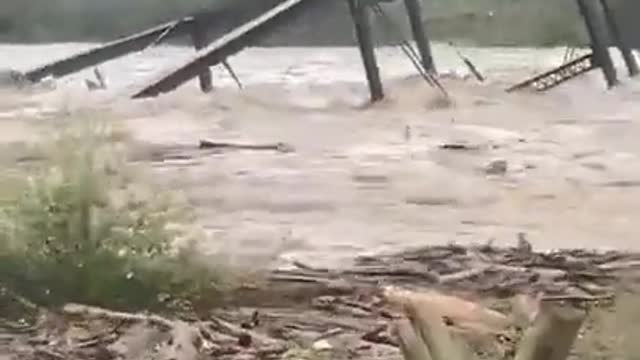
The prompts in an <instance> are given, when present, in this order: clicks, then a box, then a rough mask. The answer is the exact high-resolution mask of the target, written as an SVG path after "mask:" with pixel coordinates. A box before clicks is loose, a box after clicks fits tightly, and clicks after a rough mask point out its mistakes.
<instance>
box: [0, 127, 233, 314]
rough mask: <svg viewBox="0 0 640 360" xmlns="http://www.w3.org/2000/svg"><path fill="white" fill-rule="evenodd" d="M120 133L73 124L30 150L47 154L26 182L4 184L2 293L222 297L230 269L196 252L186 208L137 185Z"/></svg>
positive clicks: (165, 303)
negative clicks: (125, 156) (123, 149)
mask: <svg viewBox="0 0 640 360" xmlns="http://www.w3.org/2000/svg"><path fill="white" fill-rule="evenodd" d="M79 120H86V119H79ZM74 124H75V121H74ZM121 136H122V135H120V134H117V133H115V132H114V131H112V130H110V129H108V128H106V127H105V126H103V125H101V124H100V123H99V122H93V121H88V122H86V123H82V124H81V125H78V124H75V125H73V126H70V127H69V128H67V129H65V130H63V131H61V132H60V134H58V136H57V137H56V138H55V139H54V140H53V141H52V142H51V143H50V144H46V145H45V146H40V147H37V148H35V149H32V152H34V153H37V154H39V155H38V156H33V157H34V158H43V157H44V160H42V161H41V162H39V163H37V164H36V165H29V166H30V168H29V169H21V170H19V171H22V172H26V174H25V175H28V176H24V175H23V177H21V179H22V181H21V182H20V181H17V180H16V179H20V178H17V177H13V178H12V179H11V180H10V181H4V182H3V183H2V184H3V185H8V184H10V187H9V188H6V187H3V189H2V190H3V194H2V200H3V201H2V203H1V204H0V289H4V290H6V291H10V292H11V293H14V294H17V295H19V296H20V297H24V298H27V299H29V300H30V301H33V302H35V303H37V304H40V305H45V306H56V305H60V304H63V303H66V302H79V303H84V304H91V305H96V306H104V307H108V308H111V309H124V310H136V309H150V310H159V309H162V308H167V307H170V306H174V305H176V304H178V303H180V304H183V303H184V301H188V302H190V303H194V302H201V301H205V300H206V301H207V302H209V303H212V304H213V303H215V302H216V301H219V300H221V299H222V298H221V297H222V296H223V295H224V294H225V290H226V289H228V287H229V286H230V284H232V278H231V272H230V271H228V269H227V268H225V267H224V266H222V265H220V263H219V262H216V261H212V259H204V258H203V257H202V256H201V255H196V254H197V252H196V251H195V250H194V245H193V244H194V242H195V241H197V240H201V239H202V238H201V237H200V236H199V232H198V231H196V230H197V228H196V227H195V226H194V222H193V220H194V219H193V215H192V214H191V213H190V211H189V207H188V206H186V204H185V203H184V202H183V201H179V198H178V197H177V196H176V195H175V194H172V193H169V192H166V191H161V190H160V189H156V188H154V187H153V186H152V185H149V182H148V181H145V182H144V183H142V182H140V180H143V179H144V174H142V173H141V172H139V171H137V170H134V169H133V168H132V166H131V165H129V164H127V162H126V161H125V158H124V153H123V151H122V147H121V146H120V145H121V144H120V145H119V144H118V143H117V141H116V140H117V139H118V138H120V137H121ZM44 155H46V156H44ZM137 167H139V165H138V166H137ZM7 173H8V172H7ZM194 229H196V230H194ZM178 241H179V244H181V245H180V246H178ZM0 292H1V291H0Z"/></svg>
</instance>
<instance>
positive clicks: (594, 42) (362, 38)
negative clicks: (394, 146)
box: [25, 0, 639, 101]
mask: <svg viewBox="0 0 640 360" xmlns="http://www.w3.org/2000/svg"><path fill="white" fill-rule="evenodd" d="M271 1H272V3H273V4H275V5H274V6H273V7H271V8H270V9H268V10H267V11H265V12H264V13H262V14H261V15H259V16H257V17H255V18H253V19H251V20H249V21H247V22H245V23H244V24H241V25H240V26H237V27H235V28H234V29H233V30H231V31H230V32H228V33H226V34H224V35H223V36H221V37H218V38H217V39H215V40H214V41H213V42H211V43H209V41H208V39H207V35H206V34H207V30H208V28H209V27H211V26H213V25H214V24H215V23H216V22H217V21H221V19H220V17H219V16H217V15H218V14H216V13H215V12H202V13H198V14H196V15H193V16H187V17H184V18H181V19H177V20H175V21H172V22H169V23H166V24H161V25H158V26H156V27H154V28H151V29H147V30H145V31H142V32H139V33H136V34H133V35H130V36H127V37H124V38H121V39H117V40H115V41H112V42H109V43H106V44H102V45H99V46H97V47H95V48H92V49H90V50H87V51H84V52H81V53H78V54H74V55H72V56H69V57H67V58H64V59H61V60H57V61H54V62H51V63H49V64H45V65H43V66H40V67H37V68H35V69H32V70H29V71H27V72H26V73H25V76H26V78H27V79H28V80H30V81H31V82H38V81H40V80H42V79H44V78H46V77H49V76H51V77H54V78H58V77H62V76H66V75H69V74H72V73H75V72H78V71H80V70H83V69H86V68H89V67H92V66H96V65H98V64H100V63H103V62H106V61H109V60H113V59H116V58H118V57H122V56H125V55H127V54H130V53H133V52H139V51H143V50H145V49H147V48H149V47H151V46H155V45H157V44H160V43H162V42H165V41H167V40H170V39H173V38H176V37H180V36H189V37H190V38H191V41H192V43H193V46H194V47H195V48H196V50H197V53H196V54H195V55H194V56H193V57H191V58H190V59H188V60H187V61H185V62H184V63H182V64H177V65H176V66H174V67H172V68H171V69H169V70H168V71H166V72H165V73H163V74H160V75H158V77H157V78H155V79H153V80H151V81H150V82H149V83H148V84H144V85H143V86H142V87H141V88H140V89H139V90H137V91H136V92H135V93H134V94H133V95H132V98H136V99H137V98H146V97H153V96H158V95H160V94H162V93H166V92H170V91H173V90H175V89H177V88H178V87H179V86H181V85H182V84H184V83H186V82H187V81H189V80H191V79H193V78H195V77H198V78H199V82H200V88H201V89H202V91H203V92H209V91H210V90H211V89H212V79H211V72H210V67H212V66H216V65H218V64H222V65H224V66H225V67H226V68H227V70H228V71H230V72H231V74H232V76H235V75H234V74H233V71H232V69H231V67H230V66H229V64H228V63H227V58H228V57H230V56H232V55H235V54H237V53H238V52H240V51H242V50H243V49H245V48H247V47H249V46H252V45H255V44H258V43H259V42H260V41H261V40H262V39H264V38H265V37H267V36H268V35H269V34H270V33H272V32H274V31H275V30H277V29H279V28H281V27H283V26H286V25H287V24H290V23H291V22H292V20H293V19H295V18H297V17H299V16H300V15H301V14H302V13H304V12H311V11H314V9H315V10H317V9H318V8H319V7H321V6H326V5H327V3H328V2H330V1H333V2H341V3H342V4H345V5H347V6H346V7H345V11H347V9H348V11H349V13H350V16H351V19H352V22H353V29H354V34H355V38H356V40H357V43H358V46H359V49H360V54H361V57H362V61H363V65H364V69H365V73H366V77H367V81H368V84H369V90H370V93H371V100H372V101H378V100H380V99H382V98H383V97H384V91H383V86H382V81H381V78H380V73H379V69H378V65H377V61H376V56H375V45H374V41H373V35H372V30H371V27H372V26H371V17H372V16H373V15H377V16H381V17H384V16H385V14H384V12H383V10H382V8H381V7H380V3H384V2H391V1H394V0H271ZM395 1H398V0H395ZM403 1H404V5H405V8H406V12H407V16H408V19H409V24H410V29H411V33H412V35H413V40H414V42H415V44H416V47H417V50H416V49H414V48H413V46H412V45H411V44H410V43H409V42H408V41H406V40H404V39H403V41H402V46H403V51H405V54H406V55H407V56H408V57H409V58H410V59H411V60H412V63H413V65H414V66H415V67H416V69H417V71H418V72H419V73H420V74H421V75H422V76H423V78H424V79H425V80H426V81H427V82H429V83H430V84H431V85H433V86H437V87H438V88H439V89H440V90H441V91H443V92H444V93H445V95H446V91H444V89H443V88H442V87H441V86H440V85H439V83H438V80H437V78H436V76H435V74H436V70H435V62H434V59H433V57H432V54H431V47H430V43H429V38H428V36H427V31H426V26H425V21H424V19H423V17H422V13H423V12H422V8H421V5H422V4H421V1H420V0H403ZM575 1H576V4H577V11H579V12H580V14H581V16H582V18H583V19H584V23H585V26H586V29H587V33H588V35H589V39H590V48H591V53H590V54H586V55H584V56H582V57H580V58H578V59H575V60H572V61H570V62H568V63H566V64H563V65H562V66H560V67H558V68H556V69H553V70H550V71H548V72H545V73H543V74H540V75H538V76H535V77H533V78H532V79H528V80H526V81H524V82H522V83H519V84H516V85H514V86H512V87H511V88H509V89H507V91H515V90H519V89H524V88H534V89H536V90H538V91H544V90H547V89H549V88H552V87H555V86H557V85H559V84H561V83H564V82H566V81H568V80H570V79H573V78H575V77H577V76H580V75H582V74H584V73H586V72H589V71H591V70H594V69H598V68H599V69H601V70H602V72H603V74H604V78H605V80H606V82H607V85H608V86H609V87H613V86H615V85H616V84H617V83H618V78H617V73H616V70H615V68H614V65H613V61H612V59H611V55H610V54H609V49H608V47H607V46H608V44H610V43H613V44H615V45H616V46H617V47H618V48H619V50H620V51H621V53H622V55H623V58H624V60H625V64H626V66H627V68H628V71H629V74H630V76H635V75H637V74H638V73H639V70H638V65H637V62H636V59H635V57H634V55H633V53H632V52H631V50H630V48H629V46H628V40H627V38H626V37H625V36H624V34H623V32H622V31H621V30H620V27H619V26H618V22H617V17H616V14H614V11H613V9H612V8H611V6H610V5H609V3H608V2H609V1H610V0H575ZM387 20H388V19H387ZM465 62H466V61H465Z"/></svg>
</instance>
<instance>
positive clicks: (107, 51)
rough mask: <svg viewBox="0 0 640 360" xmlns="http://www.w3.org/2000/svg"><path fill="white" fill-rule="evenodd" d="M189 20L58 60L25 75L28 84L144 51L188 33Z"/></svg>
mask: <svg viewBox="0 0 640 360" xmlns="http://www.w3.org/2000/svg"><path fill="white" fill-rule="evenodd" d="M192 23H193V18H190V17H188V18H184V19H182V20H180V21H178V22H175V21H174V22H170V23H166V24H163V25H159V26H156V27H154V28H151V29H149V30H146V31H143V32H140V33H137V34H133V35H131V36H127V37H125V38H122V39H118V40H115V41H112V42H110V43H107V44H104V45H100V46H97V47H95V48H92V49H89V50H87V51H84V52H81V53H79V54H75V55H72V56H69V57H67V58H64V59H62V60H58V61H55V62H52V63H49V64H46V65H43V66H40V67H38V68H36V69H33V70H30V71H27V72H25V76H26V77H27V79H29V81H31V82H38V81H40V80H42V79H44V78H45V77H47V76H53V77H56V78H57V77H62V76H66V75H69V74H72V73H74V72H78V71H80V70H83V69H86V68H89V67H91V66H95V65H98V64H100V63H103V62H105V61H109V60H112V59H115V58H117V57H120V56H124V55H127V54H129V53H132V52H136V51H141V50H144V49H145V48H146V47H147V46H149V45H150V44H152V43H154V42H155V41H157V40H158V39H162V40H166V39H168V38H173V37H177V36H180V35H185V34H188V33H189V32H190V31H191V29H192Z"/></svg>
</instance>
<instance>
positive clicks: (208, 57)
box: [133, 0, 326, 99]
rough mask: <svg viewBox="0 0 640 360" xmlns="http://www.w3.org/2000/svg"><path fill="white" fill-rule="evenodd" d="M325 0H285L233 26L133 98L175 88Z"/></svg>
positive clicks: (153, 94)
mask: <svg viewBox="0 0 640 360" xmlns="http://www.w3.org/2000/svg"><path fill="white" fill-rule="evenodd" d="M322 1H326V0H285V1H283V2H282V3H280V4H279V5H277V6H276V7H274V8H272V9H271V10H269V11H267V12H265V13H264V14H262V15H260V16H259V17H257V18H255V19H253V20H252V21H249V22H247V23H245V24H244V25H242V26H240V27H238V28H236V29H234V30H233V31H231V32H229V33H228V34H226V35H224V36H222V37H221V38H219V39H217V40H216V41H214V42H213V43H211V44H210V45H209V46H207V47H206V48H204V49H202V50H201V51H200V52H198V54H196V56H195V57H194V58H192V59H191V60H189V61H187V62H186V63H185V64H183V65H181V66H179V67H177V68H176V69H173V70H171V71H170V72H169V73H168V74H165V75H163V76H161V77H160V78H159V79H158V80H156V81H154V82H152V83H151V84H149V85H147V86H146V87H144V88H143V89H142V90H140V91H138V92H137V93H135V94H134V95H133V98H134V99H137V98H145V97H151V96H157V95H160V94H161V93H165V92H169V91H172V90H175V89H176V88H178V87H179V86H180V85H182V84H184V83H185V82H187V81H189V80H191V79H193V78H194V77H196V76H198V75H200V74H201V73H202V70H203V69H205V68H208V67H211V66H215V65H217V64H219V63H221V62H222V61H224V60H225V59H226V58H227V57H228V56H231V55H234V54H236V53H238V52H239V51H241V50H242V49H244V48H246V47H247V46H249V45H250V44H253V43H255V42H256V41H257V40H259V39H260V38H263V37H265V36H268V34H270V33H271V32H272V31H274V30H275V29H277V28H278V27H279V26H281V25H282V24H283V23H284V22H285V21H286V20H290V19H291V18H292V17H293V16H296V15H297V14H298V13H299V12H300V11H304V10H305V9H306V6H310V5H311V4H314V3H321V2H322Z"/></svg>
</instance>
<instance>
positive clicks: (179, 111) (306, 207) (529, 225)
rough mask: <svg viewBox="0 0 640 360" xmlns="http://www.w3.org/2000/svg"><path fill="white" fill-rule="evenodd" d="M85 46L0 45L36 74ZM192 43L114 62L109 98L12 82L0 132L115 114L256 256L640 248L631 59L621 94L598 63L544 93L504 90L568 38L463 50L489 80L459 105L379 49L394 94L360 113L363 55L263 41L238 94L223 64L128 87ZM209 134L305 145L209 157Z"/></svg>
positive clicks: (217, 245)
mask: <svg viewBox="0 0 640 360" xmlns="http://www.w3.org/2000/svg"><path fill="white" fill-rule="evenodd" d="M87 46H89V45H86V44H80V45H78V44H65V45H46V46H8V45H7V46H0V54H2V55H1V56H0V59H2V60H0V66H9V65H11V63H9V60H8V57H7V56H5V55H7V54H11V56H12V57H14V58H21V59H24V62H23V63H21V64H23V65H20V67H22V68H28V67H29V66H31V65H33V64H36V63H42V62H44V61H46V60H47V59H49V58H56V57H58V56H61V55H64V54H68V53H72V52H73V51H76V50H78V49H80V48H84V47H87ZM181 50H184V49H179V48H158V49H152V50H150V51H148V52H145V53H142V54H138V55H134V56H130V57H127V58H125V59H122V60H118V61H114V62H110V63H108V64H106V65H105V66H103V67H102V70H103V73H105V75H106V77H107V80H108V81H109V82H110V87H109V90H108V91H106V92H99V91H96V92H87V91H86V89H84V88H83V86H84V82H83V79H84V78H85V77H89V76H90V75H88V74H90V73H82V74H78V75H76V76H72V77H69V78H64V79H61V80H59V81H58V84H57V88H56V89H55V90H47V89H45V88H44V86H43V87H42V88H39V89H32V90H28V91H26V90H22V91H19V92H15V91H12V90H3V93H2V94H3V95H2V97H0V141H1V142H3V143H8V142H20V141H26V140H28V139H30V138H33V137H34V136H37V135H36V134H37V133H35V132H34V131H33V129H35V128H38V127H39V126H42V125H43V124H50V123H55V121H54V120H53V118H55V116H56V114H57V113H59V112H60V111H64V112H73V111H76V110H86V109H89V110H92V111H93V110H95V111H102V110H106V111H109V112H111V113H112V114H114V115H115V118H116V119H117V121H119V122H122V123H123V124H125V125H126V127H127V128H128V129H129V131H130V133H131V134H132V136H133V144H132V146H133V147H134V148H136V149H141V151H140V154H142V155H140V158H139V160H140V159H142V160H143V162H146V163H149V164H150V165H151V166H152V167H153V171H154V173H155V174H156V175H157V176H156V179H157V180H158V181H159V182H161V183H163V184H166V185H167V186H169V187H171V188H172V189H180V190H183V191H185V193H186V194H187V196H188V198H189V200H190V201H191V203H192V204H193V205H194V206H195V207H196V208H197V210H198V212H199V215H200V221H201V223H202V224H203V226H204V227H205V228H206V229H207V232H208V234H209V237H210V239H209V240H208V243H207V249H208V250H210V251H212V252H215V251H224V252H226V253H228V254H229V255H230V258H232V259H237V261H241V262H247V263H251V264H254V265H256V266H261V265H265V266H266V265H269V266H281V265H286V264H287V263H288V262H289V261H291V260H292V259H298V260H301V261H303V262H305V263H309V264H313V265H316V266H342V265H348V264H349V263H350V262H351V259H352V258H353V257H354V256H356V255H359V254H364V253H375V252H381V251H400V250H402V249H405V248H409V247H414V246H420V245H430V244H442V243H449V242H456V243H459V244H469V243H484V242H487V241H490V240H491V241H493V243H494V244H496V245H504V244H507V245H511V244H514V243H515V242H516V241H517V239H518V234H519V233H524V234H525V236H526V237H527V239H528V240H529V241H530V242H531V243H532V244H533V245H534V247H536V248H538V249H551V248H573V247H585V248H595V249H599V248H606V249H611V248H615V249H631V250H640V243H639V242H638V241H637V235H638V231H637V226H636V223H635V221H637V220H634V219H639V218H640V202H639V201H638V199H640V163H639V162H638V156H639V155H640V145H639V143H638V141H637V139H638V137H639V136H640V119H639V118H638V115H640V102H639V101H638V99H639V97H640V92H639V91H640V87H639V86H638V82H637V80H631V79H628V78H626V77H625V73H624V71H623V68H622V66H619V67H618V68H619V69H620V71H619V75H620V77H621V78H622V80H623V84H622V85H621V86H620V87H618V88H616V89H613V90H611V91H606V90H605V89H604V81H603V79H602V76H601V74H600V73H599V72H595V71H594V72H592V73H590V74H589V75H588V76H585V77H583V78H580V79H577V80H574V81H572V82H569V83H567V84H565V85H563V86H561V87H559V88H557V89H555V90H552V91H550V92H548V93H545V94H533V93H527V92H524V93H514V94H506V93H505V92H504V90H503V89H504V88H506V87H507V85H508V84H511V83H513V82H515V81H516V80H519V79H522V78H524V77H527V76H529V75H530V74H532V73H534V72H536V71H540V70H543V69H544V68H547V67H549V66H552V65H554V64H558V63H559V62H560V61H561V60H562V55H563V49H538V50H536V49H462V51H463V52H464V53H465V54H466V55H468V56H469V57H471V58H472V59H473V60H474V61H476V64H477V65H478V67H479V68H480V69H481V71H483V72H484V74H485V76H486V77H487V78H488V79H489V82H488V83H486V84H477V83H476V82H474V81H473V80H472V79H468V80H461V79H453V78H446V79H443V83H444V85H445V86H446V88H447V89H448V91H449V92H450V94H451V96H452V98H453V99H454V103H453V104H450V105H447V104H444V103H443V102H442V101H441V99H439V95H438V93H437V92H436V91H435V90H433V89H432V88H430V87H429V86H427V85H426V84H424V83H423V82H421V81H420V80H419V78H417V77H415V76H412V68H411V67H410V65H409V63H408V61H407V60H406V59H404V58H402V56H401V53H400V52H399V50H396V49H391V48H384V49H381V50H380V57H381V60H380V62H381V68H382V70H383V76H384V79H385V85H386V90H387V93H388V99H387V100H385V101H384V102H382V103H380V104H377V105H375V106H370V107H363V106H362V104H363V103H364V102H365V100H366V99H367V93H366V86H365V84H364V83H363V79H364V76H363V74H362V70H361V64H360V62H359V59H358V57H357V52H356V51H355V50H354V49H327V48H320V49H302V48H294V49H250V50H249V51H247V52H244V53H242V54H240V55H239V56H237V57H235V58H233V59H231V63H232V65H234V66H236V71H237V72H238V74H239V76H240V78H241V80H243V81H244V82H245V89H244V90H243V91H240V90H237V89H235V88H234V87H233V86H234V85H233V82H232V81H231V80H230V79H229V78H228V76H227V75H226V74H224V72H223V70H221V69H215V76H214V78H215V79H216V80H215V81H216V83H215V85H216V86H217V88H216V90H215V91H214V92H213V93H211V94H208V95H203V94H200V93H199V92H198V90H197V85H196V82H192V83H190V84H188V85H187V86H185V87H184V88H181V89H180V90H179V91H177V92H175V93H171V94H168V95H164V96H161V97H159V98H156V99H150V100H141V101H130V100H128V99H127V97H126V95H127V94H131V93H132V92H133V89H135V88H136V86H140V84H141V82H143V81H144V80H145V79H149V78H151V77H153V76H154V75H153V74H154V72H158V71H161V70H162V69H163V68H166V67H167V66H170V64H171V63H172V62H177V61H180V59H181V58H184V57H185V56H186V55H188V54H186V52H185V54H182V53H181ZM435 56H436V59H440V60H439V61H440V63H439V64H438V65H439V68H440V69H441V70H443V71H445V72H447V71H458V72H464V67H463V65H462V64H461V63H460V61H459V60H458V59H457V58H456V57H455V53H454V52H453V50H452V49H449V48H448V47H446V46H444V45H437V46H436V47H435ZM618 63H620V62H619V61H618ZM201 139H210V140H216V141H225V142H239V143H248V144H265V143H276V142H283V143H286V144H289V145H291V146H292V147H293V148H294V149H295V151H293V152H288V153H280V152H273V151H252V150H230V151H221V152H217V153H215V152H211V151H209V152H204V151H201V150H197V144H198V142H199V141H200V140H201ZM445 144H453V145H466V146H465V147H464V148H463V149H456V147H458V146H454V148H442V145H445ZM151 150H153V151H151ZM176 152H178V153H180V154H182V155H185V154H186V155H189V156H186V157H185V156H179V157H178V159H176V156H173V155H175V153H176ZM152 153H153V154H152ZM172 154H173V155H172ZM151 155H153V156H151ZM505 164H506V171H502V170H505V168H504V165H505Z"/></svg>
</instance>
